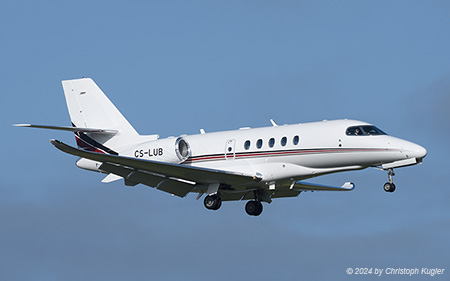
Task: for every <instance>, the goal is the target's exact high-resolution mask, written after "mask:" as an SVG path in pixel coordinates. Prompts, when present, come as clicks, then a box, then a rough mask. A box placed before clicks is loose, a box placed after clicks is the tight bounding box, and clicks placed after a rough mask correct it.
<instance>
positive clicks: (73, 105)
mask: <svg viewBox="0 0 450 281" xmlns="http://www.w3.org/2000/svg"><path fill="white" fill-rule="evenodd" d="M62 85H63V89H64V95H65V96H66V103H67V108H68V109H69V114H70V119H71V121H72V125H73V126H74V127H80V128H99V129H105V130H115V131H117V133H116V134H96V133H84V132H77V133H76V134H75V137H76V138H77V144H78V146H79V147H81V148H83V149H86V150H94V151H100V152H104V153H111V152H114V150H116V149H117V148H120V147H125V146H127V144H131V143H132V142H135V140H136V139H138V138H139V134H138V133H137V132H136V130H135V129H134V128H133V126H131V124H130V123H129V122H128V121H127V120H126V119H125V117H123V115H122V114H121V113H120V111H119V110H118V109H117V108H116V107H115V106H114V104H113V103H112V102H111V101H110V100H109V99H108V97H106V95H105V94H104V93H103V91H102V90H101V89H100V88H99V87H98V86H97V84H95V82H94V81H93V80H92V79H90V78H82V79H74V80H65V81H62Z"/></svg>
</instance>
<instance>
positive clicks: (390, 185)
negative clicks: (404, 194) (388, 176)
mask: <svg viewBox="0 0 450 281" xmlns="http://www.w3.org/2000/svg"><path fill="white" fill-rule="evenodd" d="M383 189H384V191H386V192H394V191H395V184H393V183H390V182H387V183H385V184H384V186H383Z"/></svg>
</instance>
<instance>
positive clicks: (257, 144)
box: [256, 139, 263, 148]
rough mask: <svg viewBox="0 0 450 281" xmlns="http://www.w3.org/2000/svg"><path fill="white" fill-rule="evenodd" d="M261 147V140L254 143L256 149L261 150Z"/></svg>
mask: <svg viewBox="0 0 450 281" xmlns="http://www.w3.org/2000/svg"><path fill="white" fill-rule="evenodd" d="M262 145H263V141H262V139H259V140H258V141H257V142H256V147H257V148H261V147H262Z"/></svg>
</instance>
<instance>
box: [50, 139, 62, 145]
mask: <svg viewBox="0 0 450 281" xmlns="http://www.w3.org/2000/svg"><path fill="white" fill-rule="evenodd" d="M50 143H51V144H53V145H55V146H56V145H57V144H60V143H62V142H61V141H59V140H55V139H51V140H50Z"/></svg>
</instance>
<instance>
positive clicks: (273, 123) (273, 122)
mask: <svg viewBox="0 0 450 281" xmlns="http://www.w3.org/2000/svg"><path fill="white" fill-rule="evenodd" d="M270 123H272V126H274V127H276V126H278V124H277V123H275V121H273V119H270Z"/></svg>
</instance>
